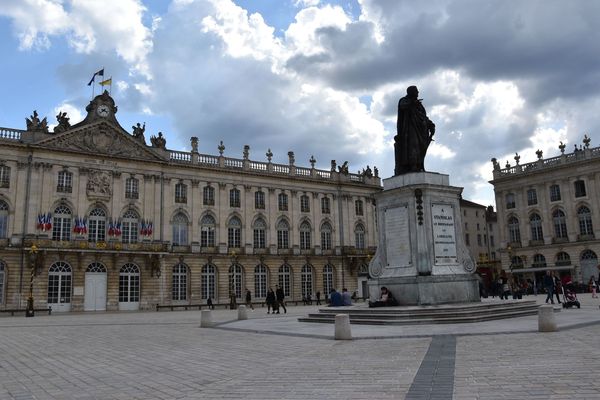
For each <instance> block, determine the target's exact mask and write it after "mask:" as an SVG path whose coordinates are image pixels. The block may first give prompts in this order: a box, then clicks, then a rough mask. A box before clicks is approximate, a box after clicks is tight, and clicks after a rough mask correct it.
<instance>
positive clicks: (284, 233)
mask: <svg viewBox="0 0 600 400" xmlns="http://www.w3.org/2000/svg"><path fill="white" fill-rule="evenodd" d="M289 247H290V225H289V224H288V223H287V221H286V220H285V219H282V220H279V222H278V223H277V248H278V249H289Z"/></svg>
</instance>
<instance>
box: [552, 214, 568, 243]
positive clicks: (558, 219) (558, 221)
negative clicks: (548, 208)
mask: <svg viewBox="0 0 600 400" xmlns="http://www.w3.org/2000/svg"><path fill="white" fill-rule="evenodd" d="M552 221H553V222H554V234H555V236H556V238H558V239H566V238H567V219H566V218H565V213H564V212H563V211H562V210H555V211H554V212H553V213H552Z"/></svg>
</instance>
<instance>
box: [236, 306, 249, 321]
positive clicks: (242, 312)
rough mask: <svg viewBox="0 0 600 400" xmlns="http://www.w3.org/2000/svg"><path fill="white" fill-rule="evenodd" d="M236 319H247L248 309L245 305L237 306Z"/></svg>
mask: <svg viewBox="0 0 600 400" xmlns="http://www.w3.org/2000/svg"><path fill="white" fill-rule="evenodd" d="M238 319H239V320H242V319H248V310H247V309H246V306H238Z"/></svg>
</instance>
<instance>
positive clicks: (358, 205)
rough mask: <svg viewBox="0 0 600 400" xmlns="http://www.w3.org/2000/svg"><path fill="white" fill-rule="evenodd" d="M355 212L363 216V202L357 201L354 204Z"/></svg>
mask: <svg viewBox="0 0 600 400" xmlns="http://www.w3.org/2000/svg"><path fill="white" fill-rule="evenodd" d="M354 211H355V212H356V215H363V202H362V200H356V201H355V202H354Z"/></svg>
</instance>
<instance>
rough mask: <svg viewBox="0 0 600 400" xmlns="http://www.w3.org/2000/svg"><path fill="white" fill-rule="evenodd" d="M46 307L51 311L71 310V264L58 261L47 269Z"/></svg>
mask: <svg viewBox="0 0 600 400" xmlns="http://www.w3.org/2000/svg"><path fill="white" fill-rule="evenodd" d="M48 307H52V311H56V312H66V311H71V266H70V265H69V264H67V263H66V262H63V261H58V262H56V263H54V264H52V266H51V267H50V270H49V271H48Z"/></svg>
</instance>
